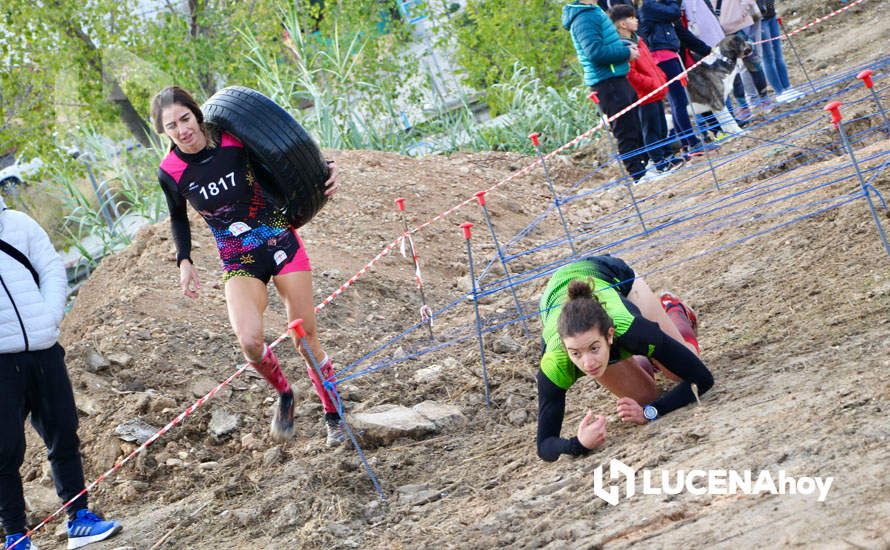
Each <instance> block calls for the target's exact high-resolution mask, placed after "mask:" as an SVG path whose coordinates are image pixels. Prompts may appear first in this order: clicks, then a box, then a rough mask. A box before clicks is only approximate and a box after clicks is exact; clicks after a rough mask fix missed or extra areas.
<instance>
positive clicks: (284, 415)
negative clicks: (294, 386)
mask: <svg viewBox="0 0 890 550" xmlns="http://www.w3.org/2000/svg"><path fill="white" fill-rule="evenodd" d="M271 432H272V439H274V440H275V441H287V440H288V439H290V438H292V437H293V436H294V392H293V390H291V389H289V390H287V391H286V392H284V393H282V394H279V395H278V406H276V407H275V413H274V414H273V415H272V426H271Z"/></svg>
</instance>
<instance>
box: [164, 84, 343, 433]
mask: <svg viewBox="0 0 890 550" xmlns="http://www.w3.org/2000/svg"><path fill="white" fill-rule="evenodd" d="M151 119H152V123H153V124H154V128H155V130H156V131H157V132H158V133H159V134H161V133H162V134H165V135H167V137H169V138H170V140H171V142H172V143H171V147H170V151H169V153H167V156H166V157H164V159H163V160H162V161H161V165H160V169H159V171H158V180H159V182H160V185H161V188H162V189H163V190H164V194H165V196H166V199H167V205H168V207H169V209H170V225H171V228H172V231H173V239H174V241H175V243H176V263H177V266H178V267H179V281H180V284H181V286H182V291H183V294H185V295H186V296H188V297H189V298H197V295H198V294H197V293H198V291H199V290H200V288H201V284H200V281H199V280H198V274H197V272H196V271H195V267H194V265H193V263H192V260H191V257H190V253H191V229H190V226H189V221H188V215H187V211H186V203H189V204H191V205H192V207H193V208H194V209H195V210H197V211H198V213H200V214H201V216H202V217H203V218H204V220H205V221H206V222H207V225H208V226H209V227H210V230H211V232H212V233H213V236H214V238H215V239H216V245H217V248H218V250H219V256H220V259H221V260H222V269H223V282H224V284H225V295H226V305H227V308H228V312H229V320H230V322H231V324H232V329H233V330H234V331H235V334H236V336H237V337H238V343H239V345H240V347H241V351H242V352H243V354H244V357H245V358H246V359H247V360H248V361H249V362H250V363H251V365H253V367H254V368H256V370H257V371H258V372H259V373H260V374H261V375H262V376H263V378H265V379H266V381H267V382H269V384H271V385H272V386H273V387H274V388H275V390H276V391H277V392H278V404H277V406H276V408H275V412H274V415H273V418H272V426H271V432H272V436H273V438H274V439H276V440H279V441H281V440H286V439H288V438H290V437H292V436H293V432H294V423H293V419H294V394H293V390H292V389H291V387H290V384H289V383H288V382H287V379H286V378H285V376H284V373H283V372H282V370H281V366H280V364H279V362H278V358H277V357H276V356H275V354H274V353H273V351H272V350H271V349H269V348H268V347H267V346H266V344H265V343H264V341H263V312H264V311H265V309H266V306H267V304H268V295H267V288H266V287H267V285H268V283H269V280H270V279H271V280H272V282H273V283H274V284H275V288H276V289H278V293H279V294H280V296H281V299H282V301H283V302H284V304H285V306H286V308H287V316H288V320H291V321H292V320H294V319H298V318H300V319H303V321H304V323H303V326H304V328H305V329H306V337H307V340H308V342H309V347H310V348H311V352H312V354H313V355H314V356H315V358H317V359H319V360H320V361H321V365H322V367H321V370H322V374H323V376H324V377H325V378H326V379H328V380H332V379H333V373H334V369H333V366H332V364H331V360H330V359H329V358H328V356H327V354H325V352H324V350H323V349H322V347H321V344H320V343H319V341H318V334H317V330H316V320H315V309H314V306H313V303H312V272H311V270H310V269H311V268H310V265H309V257H308V256H307V254H306V249H305V247H304V246H303V243H302V242H301V240H300V237H299V236H298V235H297V232H296V230H295V229H294V228H293V227H292V226H291V225H290V223H289V222H288V220H287V217H286V216H285V213H284V211H283V207H282V206H281V205H280V203H279V202H278V201H277V200H276V199H275V197H274V196H273V195H271V194H270V193H269V191H268V189H267V188H264V186H265V185H266V184H267V182H265V181H257V179H256V173H255V171H254V170H253V168H252V166H251V163H250V162H249V157H248V152H247V150H246V149H245V147H244V145H243V144H242V142H241V141H240V140H239V139H238V138H236V137H235V136H234V135H232V134H230V133H228V132H225V131H220V130H217V129H216V128H215V127H214V126H205V124H204V114H203V113H202V111H201V108H200V107H199V106H198V104H197V102H195V100H194V99H193V98H192V96H191V95H190V94H189V93H188V92H187V91H185V90H183V89H182V88H179V87H176V86H171V87H167V88H164V89H163V90H161V91H160V92H158V94H157V95H155V97H154V98H153V99H152V103H151ZM328 164H329V165H330V177H329V178H328V180H327V181H326V182H325V186H326V187H325V191H324V194H325V195H326V196H331V195H333V194H334V193H335V192H336V191H337V189H338V188H339V183H338V181H337V168H336V166H335V165H334V163H333V162H329V163H328ZM294 344H295V346H296V347H297V350H298V351H300V352H301V353H302V355H303V357H304V359H305V361H306V363H307V369H308V372H309V376H310V378H311V379H312V384H313V385H314V387H315V391H316V393H317V394H318V396H319V398H320V399H321V402H322V405H323V407H324V411H325V427H326V428H327V434H328V435H327V444H328V446H333V445H336V444H339V443H341V442H343V440H344V437H343V432H342V429H341V426H340V416H339V414H338V413H337V409H336V407H335V406H334V404H333V403H332V402H331V399H330V397H329V396H328V394H327V392H326V391H325V390H324V387H323V386H322V382H321V380H319V378H318V375H317V374H316V372H315V369H314V368H313V367H312V366H311V364H310V359H309V355H308V353H307V350H304V349H301V348H300V345H299V341H297V340H296V338H295V339H294Z"/></svg>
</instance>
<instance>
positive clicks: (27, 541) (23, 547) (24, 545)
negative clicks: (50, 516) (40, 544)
mask: <svg viewBox="0 0 890 550" xmlns="http://www.w3.org/2000/svg"><path fill="white" fill-rule="evenodd" d="M13 544H15V549H14V550H37V545H36V544H34V543H33V542H31V538H30V537H26V536H25V535H24V534H22V533H13V534H11V535H6V548H12V545H13Z"/></svg>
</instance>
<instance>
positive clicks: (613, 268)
mask: <svg viewBox="0 0 890 550" xmlns="http://www.w3.org/2000/svg"><path fill="white" fill-rule="evenodd" d="M540 306H541V322H542V324H543V326H544V330H543V339H544V354H543V355H542V357H541V368H540V370H539V371H538V377H537V380H538V434H537V447H538V456H539V457H540V458H541V459H542V460H546V461H548V462H550V461H554V460H556V459H558V458H559V456H560V455H562V454H568V455H573V456H581V455H586V454H587V453H588V452H590V450H592V449H594V448H596V447H598V446H599V445H601V444H602V443H603V441H605V437H606V421H605V418H604V417H602V416H598V417H597V418H595V419H594V418H593V413H592V412H590V411H588V413H587V415H586V416H585V417H584V419H583V420H581V423H580V425H579V426H578V430H577V435H576V436H575V437H572V438H569V439H565V438H562V437H560V430H561V428H562V421H563V417H564V415H565V398H566V391H567V390H568V389H569V388H570V387H571V386H572V385H573V384H574V383H575V382H576V381H577V380H578V379H579V378H580V377H582V376H584V375H589V376H590V377H592V378H593V379H594V380H596V381H597V382H598V383H599V384H600V385H601V386H602V387H604V388H606V389H607V390H609V391H610V392H612V393H613V394H615V395H616V396H617V397H618V402H617V413H618V417H619V418H620V419H621V420H622V421H624V422H631V423H634V424H646V423H647V422H651V421H653V420H655V419H657V418H660V417H662V416H664V415H665V414H667V413H669V412H671V411H673V410H675V409H678V408H680V407H682V406H684V405H686V404H688V403H691V402H692V401H694V400H695V394H694V393H693V392H694V390H693V385H695V386H696V388H697V389H696V390H695V391H698V393H699V394H704V393H705V392H706V391H708V390H709V389H710V388H711V386H713V385H714V379H713V377H712V376H711V372H710V371H709V370H708V368H707V367H705V365H704V363H702V361H701V359H699V352H698V341H697V339H696V334H695V329H696V326H697V318H696V316H695V313H694V312H693V311H692V310H691V309H690V308H688V307H687V306H685V305H684V304H683V302H682V301H680V299H679V298H678V297H677V296H675V295H674V294H672V293H670V292H667V291H664V292H662V293H661V298H660V300H659V298H657V297H656V296H655V294H654V293H653V292H652V290H651V289H650V288H649V285H647V284H646V282H645V281H644V280H643V279H642V278H638V277H636V275H635V273H634V271H633V270H632V269H631V268H630V267H629V266H628V265H627V264H626V263H625V262H624V261H623V260H621V259H619V258H615V257H612V256H593V257H590V258H586V259H584V260H581V261H578V262H575V263H572V264H569V265H567V266H564V267H561V268H560V269H558V270H557V271H556V272H555V273H554V274H553V276H552V277H551V278H550V281H548V283H547V287H546V289H545V290H544V294H543V295H542V296H541V304H540ZM653 365H654V366H653ZM656 369H658V370H661V371H662V373H663V374H664V375H665V376H667V377H668V378H669V379H671V380H674V381H677V382H679V383H678V384H677V385H676V386H674V387H673V388H672V389H671V390H669V391H667V392H666V393H664V394H663V395H661V396H659V395H658V390H657V388H656V387H655V378H654V376H655V371H656Z"/></svg>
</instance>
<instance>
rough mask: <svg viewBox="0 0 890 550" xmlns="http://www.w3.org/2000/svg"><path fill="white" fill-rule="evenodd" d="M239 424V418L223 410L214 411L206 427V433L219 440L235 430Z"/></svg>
mask: <svg viewBox="0 0 890 550" xmlns="http://www.w3.org/2000/svg"><path fill="white" fill-rule="evenodd" d="M240 424H241V418H240V417H239V416H238V415H237V414H232V413H230V412H229V411H227V410H225V409H215V410H214V411H213V415H212V416H211V417H210V424H208V425H207V431H209V432H210V435H212V436H213V437H215V438H216V439H220V438H222V437H225V436H227V435H229V434H230V433H232V432H234V431H235V430H237V429H238V426H239V425H240Z"/></svg>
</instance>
